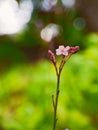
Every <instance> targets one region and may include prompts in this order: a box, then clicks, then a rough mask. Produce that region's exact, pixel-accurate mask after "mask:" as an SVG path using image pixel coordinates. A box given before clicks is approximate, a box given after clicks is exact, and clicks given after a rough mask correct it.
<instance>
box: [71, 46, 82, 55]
mask: <svg viewBox="0 0 98 130" xmlns="http://www.w3.org/2000/svg"><path fill="white" fill-rule="evenodd" d="M79 49H80V47H79V46H75V47H70V50H69V52H70V53H72V54H74V53H76V52H77V51H79Z"/></svg>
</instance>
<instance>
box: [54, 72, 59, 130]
mask: <svg viewBox="0 0 98 130" xmlns="http://www.w3.org/2000/svg"><path fill="white" fill-rule="evenodd" d="M59 85H60V73H59V74H58V75H57V89H56V97H55V105H54V122H53V130H55V129H56V122H57V106H58V98H59Z"/></svg>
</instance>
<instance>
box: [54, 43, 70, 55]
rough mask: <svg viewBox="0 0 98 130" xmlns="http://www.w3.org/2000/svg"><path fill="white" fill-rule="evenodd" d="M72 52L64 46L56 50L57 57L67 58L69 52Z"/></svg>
mask: <svg viewBox="0 0 98 130" xmlns="http://www.w3.org/2000/svg"><path fill="white" fill-rule="evenodd" d="M69 50H70V47H69V46H67V47H64V46H63V45H61V46H59V48H58V49H56V55H64V56H67V55H68V51H69Z"/></svg>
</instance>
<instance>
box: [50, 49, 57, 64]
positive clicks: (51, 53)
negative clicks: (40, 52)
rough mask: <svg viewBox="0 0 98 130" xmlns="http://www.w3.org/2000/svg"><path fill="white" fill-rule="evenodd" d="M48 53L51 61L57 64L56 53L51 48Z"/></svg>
mask: <svg viewBox="0 0 98 130" xmlns="http://www.w3.org/2000/svg"><path fill="white" fill-rule="evenodd" d="M48 54H49V55H50V59H51V61H52V62H53V63H54V64H55V63H56V59H55V55H54V53H53V52H52V51H51V50H48Z"/></svg>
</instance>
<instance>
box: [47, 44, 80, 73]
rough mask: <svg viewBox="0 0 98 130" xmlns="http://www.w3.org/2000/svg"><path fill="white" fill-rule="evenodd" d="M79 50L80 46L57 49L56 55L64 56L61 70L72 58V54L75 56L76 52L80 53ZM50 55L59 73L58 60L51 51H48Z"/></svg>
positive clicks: (61, 46)
mask: <svg viewBox="0 0 98 130" xmlns="http://www.w3.org/2000/svg"><path fill="white" fill-rule="evenodd" d="M79 49H80V48H79V46H75V47H72V46H71V47H70V46H66V47H64V45H60V46H59V48H57V49H56V55H62V61H61V64H60V67H59V69H61V70H62V68H63V66H64V64H65V62H66V61H67V60H68V59H69V58H70V56H71V55H72V54H75V53H76V52H78V51H79ZM48 54H49V55H50V59H51V61H52V62H53V64H54V65H55V68H56V71H57V67H56V58H55V55H54V53H53V52H52V51H51V50H48Z"/></svg>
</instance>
